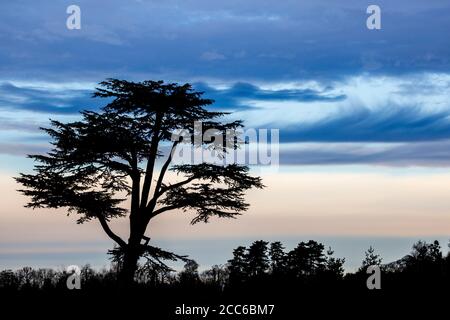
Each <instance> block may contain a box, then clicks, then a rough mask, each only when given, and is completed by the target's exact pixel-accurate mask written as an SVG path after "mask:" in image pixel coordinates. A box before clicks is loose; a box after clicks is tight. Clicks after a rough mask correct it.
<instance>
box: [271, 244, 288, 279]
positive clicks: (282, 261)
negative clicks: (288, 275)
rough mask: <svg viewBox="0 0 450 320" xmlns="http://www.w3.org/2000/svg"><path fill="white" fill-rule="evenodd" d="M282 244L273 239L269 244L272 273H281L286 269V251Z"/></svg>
mask: <svg viewBox="0 0 450 320" xmlns="http://www.w3.org/2000/svg"><path fill="white" fill-rule="evenodd" d="M284 249H285V248H284V247H283V244H282V243H281V242H280V241H275V242H272V243H271V244H270V248H269V257H270V268H271V272H272V274H282V273H283V272H284V271H285V270H286V262H287V261H286V252H284Z"/></svg>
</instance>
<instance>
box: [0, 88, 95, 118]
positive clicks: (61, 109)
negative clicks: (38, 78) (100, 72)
mask: <svg viewBox="0 0 450 320" xmlns="http://www.w3.org/2000/svg"><path fill="white" fill-rule="evenodd" d="M99 102H100V101H99V100H98V99H96V100H94V99H92V91H90V90H70V89H65V90H64V91H62V90H58V91H55V90H50V89H44V88H42V89H36V88H30V87H19V86H16V85H13V84H11V83H8V82H5V83H2V84H0V108H4V109H5V108H6V109H22V110H30V111H36V112H45V113H50V114H70V113H78V112H79V111H80V110H83V109H91V110H92V109H97V107H98V104H99Z"/></svg>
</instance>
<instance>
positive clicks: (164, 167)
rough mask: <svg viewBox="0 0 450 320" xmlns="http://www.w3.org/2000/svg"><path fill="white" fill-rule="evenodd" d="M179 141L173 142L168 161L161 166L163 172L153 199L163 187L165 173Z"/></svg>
mask: <svg viewBox="0 0 450 320" xmlns="http://www.w3.org/2000/svg"><path fill="white" fill-rule="evenodd" d="M178 143H179V141H175V142H174V143H173V145H172V148H171V149H170V154H169V157H168V158H167V160H166V162H165V163H164V165H163V166H162V168H161V172H160V174H159V178H158V181H157V182H156V187H155V193H154V194H153V199H155V200H156V197H157V195H158V194H159V191H160V189H161V185H162V182H163V180H164V175H165V174H166V171H167V168H168V167H169V165H170V163H171V162H172V156H173V152H174V151H175V148H176V147H177V145H178ZM153 199H152V200H153Z"/></svg>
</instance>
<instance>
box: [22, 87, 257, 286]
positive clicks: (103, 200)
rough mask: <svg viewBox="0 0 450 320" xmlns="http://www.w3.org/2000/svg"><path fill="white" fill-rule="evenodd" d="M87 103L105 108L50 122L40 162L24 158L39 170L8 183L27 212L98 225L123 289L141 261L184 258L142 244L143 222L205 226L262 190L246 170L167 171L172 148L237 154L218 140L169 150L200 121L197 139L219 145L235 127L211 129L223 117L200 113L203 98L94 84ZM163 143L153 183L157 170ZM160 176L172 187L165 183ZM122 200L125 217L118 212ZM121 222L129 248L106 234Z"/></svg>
mask: <svg viewBox="0 0 450 320" xmlns="http://www.w3.org/2000/svg"><path fill="white" fill-rule="evenodd" d="M94 96H95V97H101V98H106V99H108V103H107V105H106V106H105V107H103V108H102V109H101V111H100V112H94V111H83V112H82V120H80V121H75V122H71V123H62V122H59V121H52V122H51V124H52V127H51V128H44V129H43V130H44V131H45V132H47V133H48V134H49V135H50V136H51V138H52V139H53V141H52V144H53V146H54V147H53V149H52V150H51V151H50V152H49V153H48V154H46V155H31V156H30V157H31V158H32V159H34V160H35V161H36V162H38V164H37V165H36V166H35V173H33V174H21V175H20V176H19V177H18V178H16V180H17V181H18V182H19V183H21V184H22V185H23V186H24V189H22V190H20V191H21V192H22V193H23V194H25V195H27V196H29V197H31V200H30V202H29V203H28V205H27V206H28V207H31V208H42V207H43V208H60V207H64V208H67V209H68V211H69V212H74V213H77V214H79V215H80V217H79V219H78V223H83V222H86V221H90V220H93V219H96V220H98V222H99V223H100V225H101V227H102V228H103V230H104V232H105V233H106V234H107V235H108V236H109V237H110V238H111V239H112V240H113V241H114V242H115V243H116V244H117V248H115V249H114V250H112V251H111V253H112V254H113V255H114V256H116V257H118V259H120V260H122V263H121V276H120V278H121V279H122V281H123V283H127V284H129V283H131V282H133V278H134V275H135V272H136V269H137V265H138V260H139V258H140V257H145V258H147V259H148V260H149V261H150V262H151V263H154V264H160V263H162V262H161V261H162V260H167V259H169V260H175V259H183V258H184V257H182V256H179V255H176V254H173V253H170V252H167V251H164V250H162V249H159V248H156V247H154V246H151V245H149V244H148V240H149V239H148V238H146V236H145V233H146V230H147V226H148V224H149V222H150V220H151V219H153V218H154V217H156V216H158V215H160V214H163V213H165V212H168V211H171V210H176V209H179V210H183V211H190V212H195V213H196V214H195V216H194V217H193V219H192V221H191V222H192V223H193V224H194V223H197V222H208V220H209V218H210V217H212V216H215V217H224V218H231V217H236V215H238V214H240V213H242V212H243V211H245V210H246V209H247V208H248V204H247V203H246V202H245V201H244V192H245V191H246V190H247V189H250V188H253V187H256V188H262V187H263V185H262V183H261V180H260V178H259V177H251V176H249V174H248V168H247V167H246V166H240V165H236V164H229V165H224V166H222V165H214V164H207V163H200V164H182V165H173V163H172V155H173V151H174V150H175V149H176V147H177V146H178V145H179V144H180V145H181V144H183V143H184V144H186V143H187V144H189V145H192V146H194V147H207V148H209V149H211V150H214V151H215V152H216V155H217V156H224V154H225V152H227V150H229V149H235V148H236V144H235V143H228V142H230V141H226V139H224V141H225V142H226V143H225V142H224V143H222V144H221V143H219V141H216V140H215V139H211V141H204V140H203V139H201V141H200V142H198V139H197V140H196V139H189V140H188V141H184V140H183V141H179V140H177V141H172V140H171V137H172V133H173V132H174V131H176V130H187V131H188V132H189V133H191V134H193V133H194V131H195V130H196V129H195V128H194V126H193V123H194V121H201V122H202V123H203V126H202V129H203V130H204V131H205V130H208V129H214V130H215V131H216V133H219V134H221V135H223V136H225V137H226V135H225V133H226V132H227V130H236V129H238V128H240V127H241V126H242V123H241V121H234V122H231V123H223V122H220V121H219V120H218V119H219V118H220V117H222V116H223V115H224V114H225V113H221V112H212V111H208V110H206V109H205V106H208V105H210V104H212V103H213V101H212V100H209V99H204V98H202V93H201V92H196V91H194V90H193V89H192V87H191V85H189V84H185V85H177V84H172V83H169V84H165V83H163V82H162V81H143V82H137V83H135V82H129V81H124V80H116V79H109V80H107V81H104V82H101V83H100V87H99V88H97V91H96V92H95V93H94ZM197 133H198V132H197ZM201 133H203V132H201ZM233 142H234V140H233ZM169 143H170V145H169V151H168V152H166V153H165V155H166V159H165V161H164V162H163V163H162V165H161V169H160V170H159V175H157V172H156V170H155V164H156V161H157V159H158V158H160V157H162V156H163V154H164V147H165V146H167V144H169ZM168 170H172V171H173V172H175V173H177V174H178V176H179V177H180V179H179V180H178V181H176V182H175V181H173V182H172V183H169V182H167V181H166V179H165V174H166V172H167V171H168ZM127 198H130V207H129V208H128V209H126V208H124V205H123V201H124V200H126V199H127ZM125 215H128V216H129V225H130V228H129V238H128V241H125V240H123V239H122V238H121V237H120V236H119V235H118V234H116V233H115V232H114V231H113V230H112V229H111V228H110V225H109V221H110V220H112V219H114V218H118V217H123V216H125Z"/></svg>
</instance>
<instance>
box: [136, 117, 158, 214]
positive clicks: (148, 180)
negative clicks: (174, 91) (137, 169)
mask: <svg viewBox="0 0 450 320" xmlns="http://www.w3.org/2000/svg"><path fill="white" fill-rule="evenodd" d="M161 122H162V115H161V113H160V112H157V113H156V118H155V130H154V131H153V135H152V141H151V145H150V152H149V156H148V160H147V167H146V169H145V179H144V185H143V186H142V197H141V208H145V207H147V201H148V196H149V193H150V187H151V185H152V179H153V170H154V166H155V160H156V156H157V153H158V143H159V131H160V129H161Z"/></svg>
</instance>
